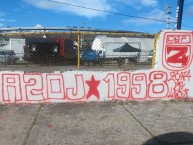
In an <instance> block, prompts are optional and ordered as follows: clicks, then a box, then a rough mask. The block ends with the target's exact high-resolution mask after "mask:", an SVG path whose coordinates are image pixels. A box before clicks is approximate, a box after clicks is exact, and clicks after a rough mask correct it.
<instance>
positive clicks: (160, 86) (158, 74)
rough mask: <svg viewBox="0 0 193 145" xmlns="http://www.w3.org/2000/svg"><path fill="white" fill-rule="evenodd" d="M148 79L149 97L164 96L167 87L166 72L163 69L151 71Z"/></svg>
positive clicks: (166, 92)
mask: <svg viewBox="0 0 193 145" xmlns="http://www.w3.org/2000/svg"><path fill="white" fill-rule="evenodd" d="M149 80H150V84H149V97H150V98H165V97H166V96H167V95H168V92H169V88H168V84H167V80H168V76H167V73H165V72H163V71H155V72H151V73H150V78H149Z"/></svg>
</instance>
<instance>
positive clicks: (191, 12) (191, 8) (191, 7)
mask: <svg viewBox="0 0 193 145" xmlns="http://www.w3.org/2000/svg"><path fill="white" fill-rule="evenodd" d="M188 15H193V6H190V7H189V8H188Z"/></svg>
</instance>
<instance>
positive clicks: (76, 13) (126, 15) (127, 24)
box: [0, 0, 193, 33]
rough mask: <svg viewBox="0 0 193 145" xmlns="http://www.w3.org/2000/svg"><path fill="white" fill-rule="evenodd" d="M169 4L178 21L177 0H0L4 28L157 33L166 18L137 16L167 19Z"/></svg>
mask: <svg viewBox="0 0 193 145" xmlns="http://www.w3.org/2000/svg"><path fill="white" fill-rule="evenodd" d="M54 1H55V2H54ZM58 2H59V3H58ZM168 5H169V6H171V12H172V14H171V21H172V22H175V17H176V6H177V0H0V28H5V27H41V26H42V27H65V26H70V27H86V28H87V27H91V28H98V29H110V30H125V31H138V32H146V33H156V32H159V31H160V30H162V29H166V22H160V21H153V20H147V19H139V18H136V17H144V18H148V19H156V20H162V21H166V17H167V15H166V6H168ZM76 6H80V7H76ZM82 7H84V8H82ZM86 8H91V9H95V10H90V9H86ZM96 10H101V11H96ZM102 11H106V12H108V13H106V12H102ZM109 12H110V13H109ZM118 14H122V15H118ZM130 16H134V17H130ZM170 28H171V29H174V23H171V24H170ZM182 29H187V30H193V0H184V11H183V20H182Z"/></svg>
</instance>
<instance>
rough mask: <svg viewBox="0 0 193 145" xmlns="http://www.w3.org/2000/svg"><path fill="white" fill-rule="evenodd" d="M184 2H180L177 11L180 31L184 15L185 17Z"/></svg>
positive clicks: (182, 0)
mask: <svg viewBox="0 0 193 145" xmlns="http://www.w3.org/2000/svg"><path fill="white" fill-rule="evenodd" d="M183 7H184V0H178V4H177V9H176V20H177V22H176V23H177V24H176V29H178V30H180V29H181V26H182V15H183Z"/></svg>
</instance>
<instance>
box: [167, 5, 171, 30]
mask: <svg viewBox="0 0 193 145" xmlns="http://www.w3.org/2000/svg"><path fill="white" fill-rule="evenodd" d="M166 14H167V18H166V22H167V25H166V29H170V20H171V14H172V12H171V6H169V5H167V6H166Z"/></svg>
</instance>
